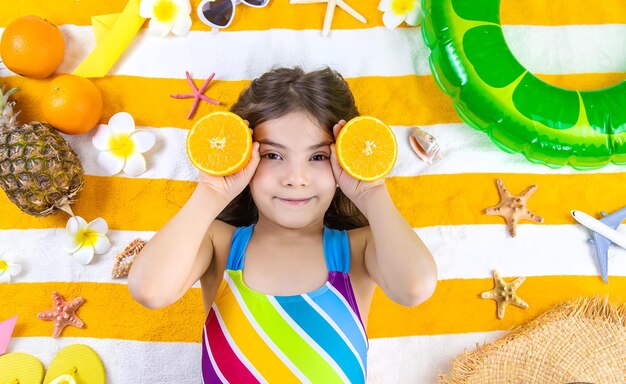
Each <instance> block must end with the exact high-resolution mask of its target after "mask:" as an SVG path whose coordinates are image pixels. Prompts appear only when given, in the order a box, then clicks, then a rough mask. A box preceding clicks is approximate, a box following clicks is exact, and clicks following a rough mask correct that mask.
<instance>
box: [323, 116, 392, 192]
mask: <svg viewBox="0 0 626 384" xmlns="http://www.w3.org/2000/svg"><path fill="white" fill-rule="evenodd" d="M335 148H336V150H337V160H338V161H339V164H340V165H341V167H342V168H343V169H344V170H345V171H346V172H348V174H350V175H351V176H352V177H354V178H355V179H358V180H361V181H374V180H378V179H381V178H383V177H385V176H386V175H387V174H388V173H389V172H391V170H392V169H393V167H394V165H396V159H397V158H398V143H397V142H396V136H395V135H394V134H393V131H392V130H391V128H389V127H388V126H387V124H385V123H383V122H382V121H380V120H378V119H376V118H374V117H371V116H357V117H355V118H354V119H352V120H350V121H348V122H347V123H346V125H345V126H344V127H343V128H342V129H341V131H339V135H337V141H336V143H335Z"/></svg>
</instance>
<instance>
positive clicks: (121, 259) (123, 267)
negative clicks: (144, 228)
mask: <svg viewBox="0 0 626 384" xmlns="http://www.w3.org/2000/svg"><path fill="white" fill-rule="evenodd" d="M144 245H146V242H145V241H143V240H141V239H135V240H133V241H131V242H130V244H128V246H126V248H124V250H123V251H122V252H120V253H118V254H117V256H115V264H114V265H113V278H114V279H117V278H120V277H124V276H128V272H130V267H131V266H132V265H133V261H134V260H135V256H136V255H137V254H138V253H139V252H140V251H141V250H142V249H143V247H144Z"/></svg>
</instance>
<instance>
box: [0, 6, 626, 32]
mask: <svg viewBox="0 0 626 384" xmlns="http://www.w3.org/2000/svg"><path fill="white" fill-rule="evenodd" d="M126 2H127V0H108V1H102V0H81V1H76V0H58V1H55V2H45V1H40V0H21V1H20V0H18V1H8V0H7V1H2V2H0V26H3V27H4V26H6V25H7V24H8V23H9V22H11V21H12V20H13V19H15V18H17V17H20V16H25V15H31V14H33V15H38V16H40V17H43V18H46V19H48V20H50V21H51V22H53V23H55V24H77V25H91V19H90V18H91V16H95V15H103V14H108V13H117V12H121V11H122V9H124V6H125V5H126ZM199 3H200V0H191V7H192V21H193V24H192V29H194V30H208V29H209V27H208V26H206V25H204V24H202V23H201V22H200V21H199V20H198V18H197V16H196V14H195V12H196V7H197V5H198V4H199ZM378 3H379V0H367V1H355V0H352V2H351V3H350V5H351V6H352V7H353V8H355V10H356V11H357V12H359V13H360V14H361V15H363V16H364V17H365V19H366V20H367V24H363V23H361V22H359V21H357V20H356V19H354V18H353V17H351V16H349V15H348V14H347V13H346V12H344V11H343V10H336V11H335V17H334V19H333V24H332V28H333V29H356V28H371V27H380V26H382V25H383V23H382V15H383V14H382V12H380V11H378V10H377V7H378ZM68 9H71V12H67V10H68ZM325 10H326V7H325V5H322V4H308V5H300V4H298V5H292V4H289V2H288V1H287V0H270V3H269V5H268V6H267V7H265V8H251V7H246V6H245V5H239V6H237V8H236V11H235V19H234V20H233V23H232V24H231V26H230V27H228V28H227V29H226V30H225V31H242V30H265V29H272V28H285V29H299V30H301V29H321V28H322V24H323V22H324V13H325ZM501 10H502V11H501V21H502V23H503V24H510V25H571V24H603V23H609V24H622V23H626V3H625V2H624V1H623V0H603V1H601V2H595V3H590V2H589V1H585V0H554V1H550V2H546V1H545V0H527V1H517V0H503V1H502V5H501ZM146 25H147V24H146ZM403 25H405V24H403ZM222 33H224V32H222Z"/></svg>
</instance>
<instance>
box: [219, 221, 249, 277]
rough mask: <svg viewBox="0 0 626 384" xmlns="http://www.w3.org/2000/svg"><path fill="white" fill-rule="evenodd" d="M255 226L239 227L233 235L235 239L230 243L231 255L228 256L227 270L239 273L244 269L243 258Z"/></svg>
mask: <svg viewBox="0 0 626 384" xmlns="http://www.w3.org/2000/svg"><path fill="white" fill-rule="evenodd" d="M253 228H254V224H253V225H249V226H247V227H238V228H237V229H236V230H235V233H234V234H233V239H232V241H231V243H230V253H229V254H228V264H227V266H226V269H230V270H232V271H237V270H240V269H243V256H244V253H245V252H246V247H247V246H248V242H249V241H250V237H251V236H252V229H253Z"/></svg>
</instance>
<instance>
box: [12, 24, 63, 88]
mask: <svg viewBox="0 0 626 384" xmlns="http://www.w3.org/2000/svg"><path fill="white" fill-rule="evenodd" d="M64 50H65V43H64V42H63V35H62V34H61V30H59V27H57V26H56V25H54V24H52V23H51V22H49V21H47V20H44V19H42V18H41V17H38V16H24V17H20V18H18V19H15V20H14V21H12V22H11V23H10V24H9V25H7V27H6V29H5V30H4V33H3V34H2V40H0V56H1V57H2V62H3V64H4V65H6V67H7V68H9V69H10V70H11V71H13V72H15V73H17V74H18V75H22V76H26V77H32V78H35V79H44V78H46V77H48V76H50V75H52V74H53V73H54V71H55V70H56V69H57V68H58V67H59V65H60V64H61V62H62V61H63V53H64Z"/></svg>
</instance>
